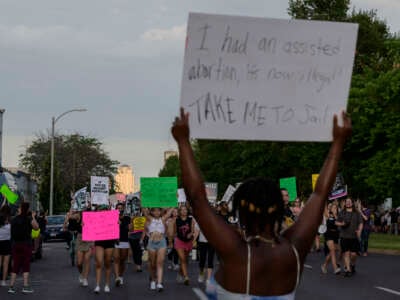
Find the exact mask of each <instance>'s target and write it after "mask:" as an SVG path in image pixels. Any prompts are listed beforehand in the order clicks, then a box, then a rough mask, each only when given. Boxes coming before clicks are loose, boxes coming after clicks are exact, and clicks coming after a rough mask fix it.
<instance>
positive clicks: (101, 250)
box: [94, 211, 118, 294]
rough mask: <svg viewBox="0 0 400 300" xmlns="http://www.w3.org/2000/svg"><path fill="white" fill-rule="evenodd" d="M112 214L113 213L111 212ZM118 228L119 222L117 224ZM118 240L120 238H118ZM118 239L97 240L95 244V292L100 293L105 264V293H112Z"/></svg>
mask: <svg viewBox="0 0 400 300" xmlns="http://www.w3.org/2000/svg"><path fill="white" fill-rule="evenodd" d="M110 212H111V211H110ZM115 225H116V226H118V222H116V223H115ZM117 238H118V237H117ZM116 240H117V239H110V240H97V241H95V242H94V246H95V258H96V287H95V289H94V292H95V293H96V294H98V293H100V281H101V275H102V269H103V263H104V273H105V284H104V292H105V293H109V292H110V279H111V261H112V255H113V252H114V248H115V242H116Z"/></svg>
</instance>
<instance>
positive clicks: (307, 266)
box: [304, 264, 312, 269]
mask: <svg viewBox="0 0 400 300" xmlns="http://www.w3.org/2000/svg"><path fill="white" fill-rule="evenodd" d="M304 268H306V269H312V266H310V265H306V264H304Z"/></svg>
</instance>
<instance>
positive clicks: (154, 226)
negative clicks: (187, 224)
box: [147, 218, 165, 233]
mask: <svg viewBox="0 0 400 300" xmlns="http://www.w3.org/2000/svg"><path fill="white" fill-rule="evenodd" d="M147 229H148V231H149V233H153V232H159V233H165V226H164V223H163V221H162V219H161V218H159V219H152V220H151V222H150V224H149V226H148V227H147Z"/></svg>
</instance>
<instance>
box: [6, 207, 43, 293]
mask: <svg viewBox="0 0 400 300" xmlns="http://www.w3.org/2000/svg"><path fill="white" fill-rule="evenodd" d="M28 211H29V203H27V202H22V203H21V206H20V207H19V208H18V215H17V216H15V217H14V218H13V219H12V220H11V242H12V249H11V256H12V260H13V267H12V270H11V280H10V287H9V289H8V293H10V294H15V293H16V290H15V288H14V284H15V280H16V278H17V274H18V272H19V271H20V270H22V274H23V278H24V286H23V288H22V293H24V294H31V293H33V290H32V288H31V287H30V286H29V271H30V264H31V255H32V237H31V234H32V229H35V230H37V229H38V228H39V224H38V223H37V221H36V218H35V216H36V213H35V212H32V216H29V215H28Z"/></svg>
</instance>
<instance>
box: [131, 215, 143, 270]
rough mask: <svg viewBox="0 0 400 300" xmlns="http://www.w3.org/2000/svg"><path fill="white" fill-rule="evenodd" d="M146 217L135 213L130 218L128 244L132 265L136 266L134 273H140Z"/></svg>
mask: <svg viewBox="0 0 400 300" xmlns="http://www.w3.org/2000/svg"><path fill="white" fill-rule="evenodd" d="M145 223H146V217H144V216H142V215H141V213H140V211H137V212H136V213H135V215H134V216H133V218H132V223H131V226H130V232H129V236H128V238H129V244H130V246H131V250H132V257H133V263H134V264H135V266H136V272H142V255H143V243H144V242H143V240H144V237H145V234H144V233H145V232H144V225H145Z"/></svg>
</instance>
